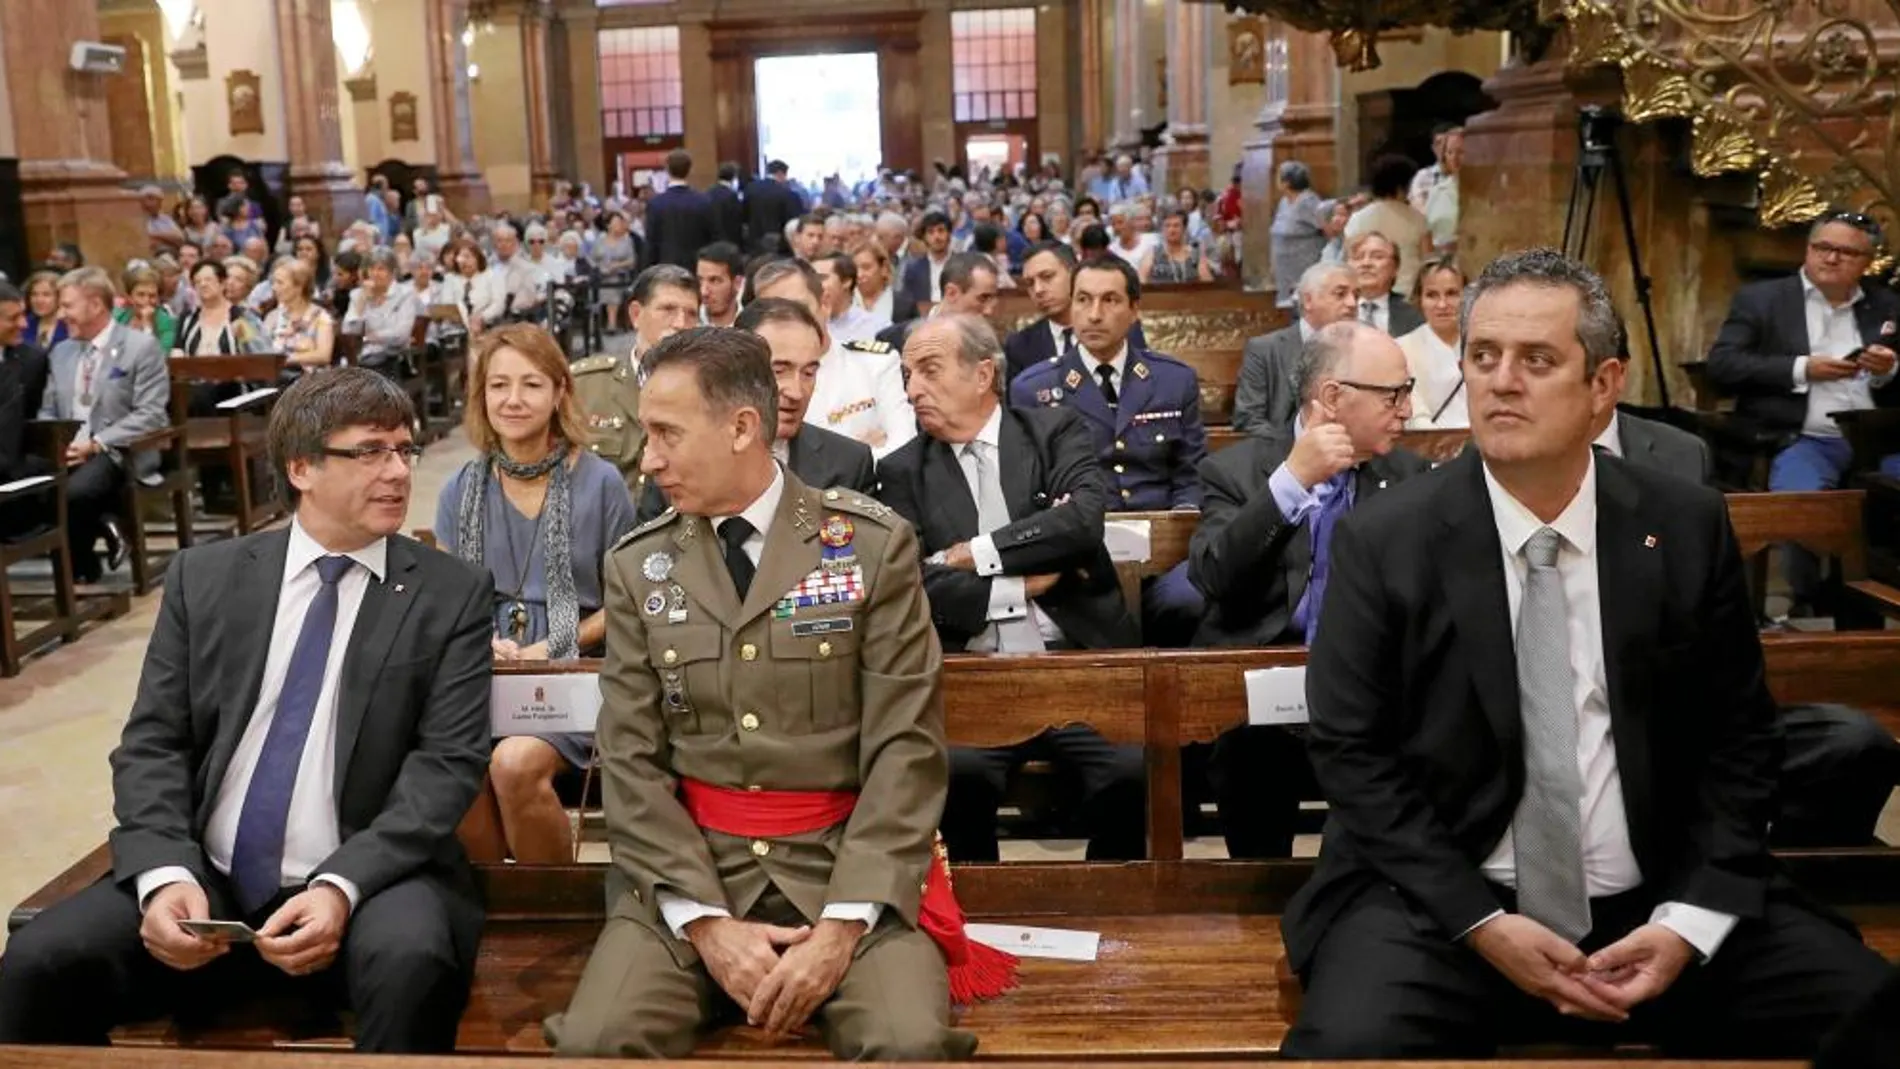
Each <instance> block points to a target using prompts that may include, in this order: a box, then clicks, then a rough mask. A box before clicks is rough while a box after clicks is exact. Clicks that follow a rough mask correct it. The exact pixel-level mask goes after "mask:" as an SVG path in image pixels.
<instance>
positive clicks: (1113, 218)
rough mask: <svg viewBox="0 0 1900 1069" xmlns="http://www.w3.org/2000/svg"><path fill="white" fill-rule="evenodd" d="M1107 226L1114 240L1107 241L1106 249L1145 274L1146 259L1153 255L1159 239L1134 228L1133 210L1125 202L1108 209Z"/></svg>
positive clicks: (1146, 269) (1146, 268)
mask: <svg viewBox="0 0 1900 1069" xmlns="http://www.w3.org/2000/svg"><path fill="white" fill-rule="evenodd" d="M1108 226H1109V230H1110V232H1111V233H1113V234H1114V240H1112V241H1110V242H1109V243H1108V251H1109V252H1110V253H1112V254H1114V255H1116V256H1119V257H1121V258H1122V259H1124V260H1126V261H1128V263H1129V265H1130V266H1132V267H1133V268H1134V269H1135V270H1136V271H1139V272H1141V273H1143V274H1146V273H1147V271H1148V261H1149V260H1150V259H1151V258H1152V257H1153V256H1154V251H1155V246H1156V245H1158V244H1160V239H1159V238H1157V237H1155V236H1154V235H1153V234H1144V233H1142V232H1141V231H1140V230H1139V229H1137V228H1136V226H1135V210H1134V208H1133V207H1131V206H1129V205H1127V204H1117V205H1115V206H1114V207H1113V208H1110V209H1109V210H1108Z"/></svg>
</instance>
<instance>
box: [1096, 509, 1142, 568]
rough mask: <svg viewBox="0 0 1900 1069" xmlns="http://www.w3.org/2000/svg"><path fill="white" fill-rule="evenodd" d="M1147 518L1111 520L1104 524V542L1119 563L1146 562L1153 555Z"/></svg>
mask: <svg viewBox="0 0 1900 1069" xmlns="http://www.w3.org/2000/svg"><path fill="white" fill-rule="evenodd" d="M1152 541H1153V538H1152V535H1151V534H1150V531H1149V527H1148V521H1147V520H1109V521H1108V522H1107V523H1104V524H1103V525H1102V544H1103V545H1105V546H1107V547H1108V559H1109V560H1112V561H1114V562H1115V563H1117V564H1122V563H1129V564H1145V563H1147V561H1148V559H1149V557H1150V556H1152V550H1151V543H1152Z"/></svg>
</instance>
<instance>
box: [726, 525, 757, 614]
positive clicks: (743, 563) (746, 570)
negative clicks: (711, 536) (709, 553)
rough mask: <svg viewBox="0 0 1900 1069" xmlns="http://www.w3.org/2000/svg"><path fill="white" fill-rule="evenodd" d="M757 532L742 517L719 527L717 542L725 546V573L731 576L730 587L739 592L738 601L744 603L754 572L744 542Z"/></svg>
mask: <svg viewBox="0 0 1900 1069" xmlns="http://www.w3.org/2000/svg"><path fill="white" fill-rule="evenodd" d="M755 530H757V528H755V527H753V526H752V525H751V524H750V523H748V522H746V518H745V517H744V516H734V517H733V518H732V519H729V520H727V521H726V522H724V523H722V524H720V525H719V541H720V542H722V543H724V544H725V547H726V548H725V557H726V571H727V573H729V574H730V575H731V576H732V586H733V588H734V589H735V590H737V591H738V592H739V600H740V601H744V600H745V596H746V593H747V592H748V591H750V590H751V589H752V573H753V572H754V571H755V570H756V569H755V567H754V566H753V564H752V558H751V557H748V556H746V553H745V540H746V539H748V538H751V537H752V532H753V531H755Z"/></svg>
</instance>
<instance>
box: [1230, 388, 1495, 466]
mask: <svg viewBox="0 0 1900 1069" xmlns="http://www.w3.org/2000/svg"><path fill="white" fill-rule="evenodd" d="M1201 403H1202V404H1206V403H1207V399H1206V393H1205V391H1203V393H1202V399H1201ZM1204 418H1205V417H1204ZM1206 422H1207V425H1208V426H1207V451H1208V452H1209V453H1218V452H1220V451H1221V450H1223V449H1226V448H1228V447H1229V446H1233V445H1238V444H1240V443H1241V442H1243V441H1245V440H1246V438H1247V434H1246V432H1244V431H1237V430H1235V429H1233V428H1232V427H1219V426H1215V425H1214V423H1213V421H1212V420H1206ZM1470 440H1471V432H1470V431H1466V430H1431V431H1405V432H1403V433H1401V434H1400V435H1399V442H1398V445H1399V448H1400V449H1406V450H1410V451H1411V452H1414V453H1417V454H1418V455H1419V456H1422V457H1424V458H1425V459H1426V460H1429V461H1431V462H1432V463H1434V464H1443V463H1444V462H1446V461H1448V460H1451V459H1453V458H1454V457H1456V456H1457V455H1458V454H1459V453H1461V452H1463V451H1464V448H1465V443H1466V442H1468V441H1470Z"/></svg>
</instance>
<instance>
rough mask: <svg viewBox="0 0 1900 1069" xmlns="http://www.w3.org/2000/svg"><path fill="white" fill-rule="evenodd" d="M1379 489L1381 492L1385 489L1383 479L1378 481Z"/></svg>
mask: <svg viewBox="0 0 1900 1069" xmlns="http://www.w3.org/2000/svg"><path fill="white" fill-rule="evenodd" d="M1379 489H1381V490H1383V489H1385V480H1384V479H1380V480H1379Z"/></svg>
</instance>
